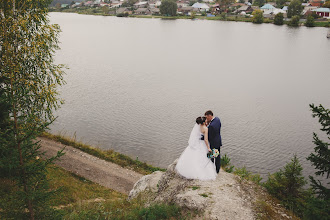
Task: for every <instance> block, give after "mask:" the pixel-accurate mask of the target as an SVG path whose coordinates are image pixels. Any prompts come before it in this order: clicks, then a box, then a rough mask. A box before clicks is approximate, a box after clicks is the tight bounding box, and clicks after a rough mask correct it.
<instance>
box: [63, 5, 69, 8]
mask: <svg viewBox="0 0 330 220" xmlns="http://www.w3.org/2000/svg"><path fill="white" fill-rule="evenodd" d="M67 7H69V4H61V8H67Z"/></svg>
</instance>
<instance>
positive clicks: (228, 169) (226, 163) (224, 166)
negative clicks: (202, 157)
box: [221, 154, 234, 173]
mask: <svg viewBox="0 0 330 220" xmlns="http://www.w3.org/2000/svg"><path fill="white" fill-rule="evenodd" d="M221 167H222V169H224V170H225V171H226V172H227V173H232V172H233V170H234V166H231V164H230V158H229V157H227V154H225V155H224V156H222V157H221Z"/></svg>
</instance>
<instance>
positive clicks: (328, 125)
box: [307, 104, 330, 200]
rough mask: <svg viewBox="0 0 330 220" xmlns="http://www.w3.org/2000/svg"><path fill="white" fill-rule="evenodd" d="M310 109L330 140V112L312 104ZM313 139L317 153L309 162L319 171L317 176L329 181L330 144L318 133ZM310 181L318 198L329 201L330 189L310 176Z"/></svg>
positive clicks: (310, 157) (310, 156)
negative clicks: (321, 138) (324, 177)
mask: <svg viewBox="0 0 330 220" xmlns="http://www.w3.org/2000/svg"><path fill="white" fill-rule="evenodd" d="M310 107H311V109H312V112H313V117H318V118H319V122H320V124H321V125H322V128H321V131H324V132H325V133H326V134H327V135H328V139H330V110H329V109H325V108H324V107H323V106H322V105H320V106H318V107H317V106H315V105H314V104H312V105H310ZM313 139H314V141H313V142H314V144H315V145H316V146H315V148H314V151H315V153H311V154H310V155H309V157H308V158H307V160H309V161H311V162H312V164H313V166H315V168H316V169H318V171H317V172H316V173H315V174H316V175H317V176H320V175H321V176H323V175H324V174H325V175H326V178H327V179H328V178H329V175H330V150H329V145H330V144H329V143H327V142H324V141H322V140H320V139H319V137H318V135H317V134H316V133H314V134H313ZM310 180H311V182H312V187H313V189H314V190H315V191H316V194H317V195H318V197H320V198H322V199H327V200H329V199H330V189H329V188H326V187H325V186H323V185H322V183H321V182H320V181H316V180H315V179H314V177H312V176H310ZM328 184H329V183H328Z"/></svg>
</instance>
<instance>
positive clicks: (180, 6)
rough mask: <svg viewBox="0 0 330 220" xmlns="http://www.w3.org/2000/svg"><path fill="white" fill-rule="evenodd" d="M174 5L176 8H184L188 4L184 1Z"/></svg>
mask: <svg viewBox="0 0 330 220" xmlns="http://www.w3.org/2000/svg"><path fill="white" fill-rule="evenodd" d="M176 5H177V6H178V8H184V7H188V6H189V3H187V2H185V1H177V2H176Z"/></svg>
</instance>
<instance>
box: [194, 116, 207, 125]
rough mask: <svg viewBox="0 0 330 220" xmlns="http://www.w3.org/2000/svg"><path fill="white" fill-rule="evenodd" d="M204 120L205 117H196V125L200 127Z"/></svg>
mask: <svg viewBox="0 0 330 220" xmlns="http://www.w3.org/2000/svg"><path fill="white" fill-rule="evenodd" d="M205 120H206V117H198V118H196V123H197V124H199V125H201V124H203V123H204V122H205Z"/></svg>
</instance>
